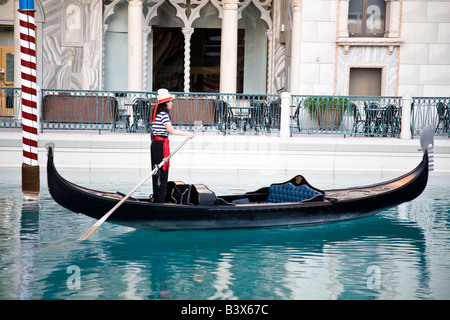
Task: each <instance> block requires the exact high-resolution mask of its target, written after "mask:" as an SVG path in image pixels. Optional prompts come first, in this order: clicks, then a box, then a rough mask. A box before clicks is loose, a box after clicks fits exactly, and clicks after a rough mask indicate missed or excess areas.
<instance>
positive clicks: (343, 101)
mask: <svg viewBox="0 0 450 320" xmlns="http://www.w3.org/2000/svg"><path fill="white" fill-rule="evenodd" d="M349 105H350V101H349V100H348V98H345V97H329V96H328V97H309V98H307V99H306V100H305V101H304V106H305V108H306V110H308V111H309V114H310V116H311V119H313V120H314V119H317V122H318V124H319V126H320V128H321V129H324V130H334V129H338V128H339V127H340V126H341V121H342V116H343V115H344V112H345V110H346V109H347V107H348V106H349Z"/></svg>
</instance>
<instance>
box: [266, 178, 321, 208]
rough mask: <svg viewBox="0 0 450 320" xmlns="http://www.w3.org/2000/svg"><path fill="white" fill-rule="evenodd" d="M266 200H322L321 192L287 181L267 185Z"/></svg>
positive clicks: (276, 201)
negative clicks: (267, 193)
mask: <svg viewBox="0 0 450 320" xmlns="http://www.w3.org/2000/svg"><path fill="white" fill-rule="evenodd" d="M268 191H269V195H268V197H267V201H268V202H273V203H280V202H309V201H322V200H323V192H319V191H317V190H314V189H312V188H311V187H310V186H308V185H306V184H302V185H300V186H295V185H294V184H293V183H291V182H288V183H285V184H281V185H272V186H270V187H269V190H268Z"/></svg>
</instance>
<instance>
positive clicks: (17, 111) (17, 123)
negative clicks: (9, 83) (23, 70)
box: [0, 87, 22, 128]
mask: <svg viewBox="0 0 450 320" xmlns="http://www.w3.org/2000/svg"><path fill="white" fill-rule="evenodd" d="M21 93H22V92H21V89H20V88H12V87H0V128H21V127H22V104H21Z"/></svg>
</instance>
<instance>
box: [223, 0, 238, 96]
mask: <svg viewBox="0 0 450 320" xmlns="http://www.w3.org/2000/svg"><path fill="white" fill-rule="evenodd" d="M238 3H239V0H223V2H222V43H221V48H220V92H221V93H236V77H237V27H238Z"/></svg>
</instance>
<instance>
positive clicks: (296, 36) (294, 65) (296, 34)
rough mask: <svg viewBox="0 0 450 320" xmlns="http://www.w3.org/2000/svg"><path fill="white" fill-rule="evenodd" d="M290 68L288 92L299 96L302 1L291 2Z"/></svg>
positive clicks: (293, 0)
mask: <svg viewBox="0 0 450 320" xmlns="http://www.w3.org/2000/svg"><path fill="white" fill-rule="evenodd" d="M291 6H292V32H291V68H290V78H289V90H290V92H291V94H299V86H300V43H301V30H302V29H301V28H302V21H301V20H302V1H301V0H292V3H291Z"/></svg>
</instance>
